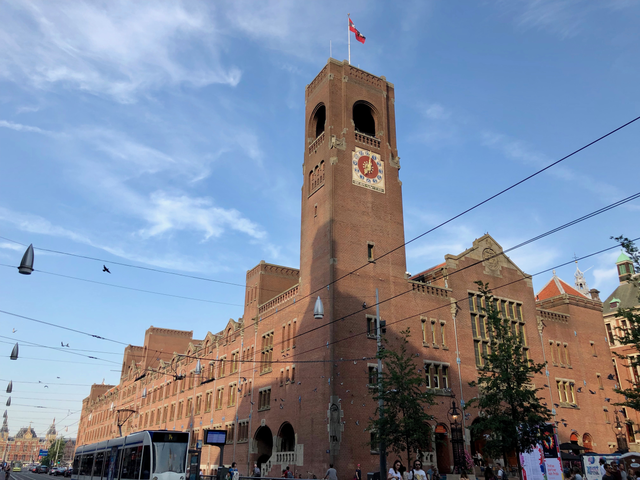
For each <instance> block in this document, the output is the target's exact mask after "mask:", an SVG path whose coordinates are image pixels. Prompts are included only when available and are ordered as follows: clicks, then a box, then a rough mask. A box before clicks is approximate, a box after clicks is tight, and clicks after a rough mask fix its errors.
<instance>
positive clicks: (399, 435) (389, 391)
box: [367, 328, 435, 465]
mask: <svg viewBox="0 0 640 480" xmlns="http://www.w3.org/2000/svg"><path fill="white" fill-rule="evenodd" d="M400 334H401V335H402V337H401V338H400V345H399V346H398V348H397V350H392V349H390V348H388V345H389V342H387V339H384V340H385V345H386V346H387V348H385V349H383V350H382V349H381V351H380V352H379V353H378V357H379V358H380V359H381V360H382V381H381V385H382V388H376V390H375V392H373V393H372V395H373V398H374V400H376V401H379V400H380V399H382V400H383V401H384V415H383V416H382V418H380V409H379V408H378V409H376V415H375V418H373V419H370V421H369V425H368V427H367V430H368V431H373V432H376V436H377V438H376V440H375V441H373V442H369V444H370V445H371V447H372V449H375V450H377V449H378V442H379V441H380V440H382V441H384V443H385V445H386V447H387V448H390V449H392V450H393V451H394V452H395V453H396V454H397V455H400V454H401V453H403V452H407V465H411V458H412V454H416V453H417V452H419V451H423V452H424V451H428V450H429V449H430V445H431V435H432V431H433V430H432V427H431V425H430V423H429V422H431V421H432V420H433V418H434V417H433V415H430V414H428V413H427V412H426V409H427V408H429V406H430V405H434V404H435V402H434V400H433V393H431V392H428V391H427V389H426V388H425V385H424V378H423V377H422V375H421V374H420V373H419V372H418V368H422V365H420V367H418V366H416V364H415V361H414V360H415V357H414V356H413V355H412V354H410V353H409V352H408V350H407V346H408V344H409V340H408V339H409V337H410V336H411V333H410V329H408V328H407V329H406V330H404V331H402V332H400ZM381 453H382V452H381Z"/></svg>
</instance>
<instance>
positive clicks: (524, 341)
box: [518, 323, 527, 347]
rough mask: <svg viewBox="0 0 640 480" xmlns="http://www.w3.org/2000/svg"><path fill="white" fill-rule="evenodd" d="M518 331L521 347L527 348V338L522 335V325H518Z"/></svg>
mask: <svg viewBox="0 0 640 480" xmlns="http://www.w3.org/2000/svg"><path fill="white" fill-rule="evenodd" d="M518 329H519V330H520V341H521V342H522V345H524V346H525V347H526V346H527V336H526V335H525V333H524V323H520V324H519V326H518Z"/></svg>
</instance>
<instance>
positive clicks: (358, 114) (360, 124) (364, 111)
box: [353, 101, 376, 137]
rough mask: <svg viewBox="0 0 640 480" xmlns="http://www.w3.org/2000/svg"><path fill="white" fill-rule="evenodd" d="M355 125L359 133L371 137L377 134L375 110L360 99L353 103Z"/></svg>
mask: <svg viewBox="0 0 640 480" xmlns="http://www.w3.org/2000/svg"><path fill="white" fill-rule="evenodd" d="M353 126H354V128H355V130H356V132H358V133H364V134H365V135H369V136H370V137H375V136H376V120H375V110H374V109H373V106H372V105H371V104H370V103H368V102H365V101H358V102H356V103H354V105H353Z"/></svg>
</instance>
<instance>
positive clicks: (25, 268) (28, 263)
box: [18, 244, 33, 275]
mask: <svg viewBox="0 0 640 480" xmlns="http://www.w3.org/2000/svg"><path fill="white" fill-rule="evenodd" d="M18 272H20V273H22V274H23V275H31V272H33V244H31V245H29V247H27V251H26V252H24V255H23V257H22V261H21V262H20V266H19V267H18Z"/></svg>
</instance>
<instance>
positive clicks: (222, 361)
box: [218, 355, 227, 378]
mask: <svg viewBox="0 0 640 480" xmlns="http://www.w3.org/2000/svg"><path fill="white" fill-rule="evenodd" d="M226 369H227V356H226V355H225V356H224V357H221V358H220V367H219V369H218V378H222V377H224V376H225V375H226V372H225V371H226Z"/></svg>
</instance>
